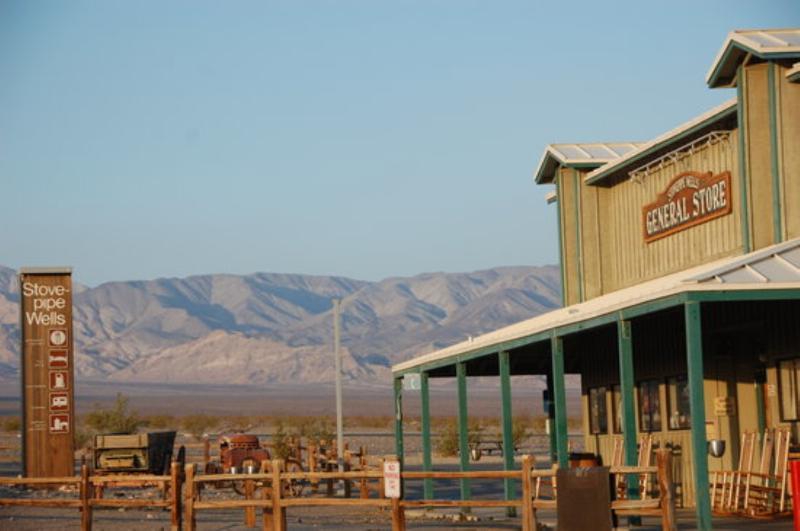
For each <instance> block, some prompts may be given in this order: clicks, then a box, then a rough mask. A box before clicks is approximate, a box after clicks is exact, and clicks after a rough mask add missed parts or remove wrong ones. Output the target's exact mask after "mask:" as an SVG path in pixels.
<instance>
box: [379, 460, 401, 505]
mask: <svg viewBox="0 0 800 531" xmlns="http://www.w3.org/2000/svg"><path fill="white" fill-rule="evenodd" d="M400 490H401V489H400V461H384V463H383V494H384V496H386V497H387V498H400Z"/></svg>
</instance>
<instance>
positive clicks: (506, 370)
mask: <svg viewBox="0 0 800 531" xmlns="http://www.w3.org/2000/svg"><path fill="white" fill-rule="evenodd" d="M497 360H498V364H499V366H500V397H501V401H502V407H501V411H500V414H501V419H502V424H503V469H504V470H514V434H513V431H514V426H513V423H512V419H511V367H510V363H509V355H508V352H504V351H502V352H498V354H497ZM503 490H504V491H505V496H506V500H513V499H514V498H515V497H516V496H515V494H514V481H513V480H512V479H510V478H508V479H505V480H503ZM506 513H507V514H508V516H515V515H516V511H515V510H514V507H508V508H507V509H506Z"/></svg>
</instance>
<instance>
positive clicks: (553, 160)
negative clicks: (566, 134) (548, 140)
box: [534, 142, 644, 184]
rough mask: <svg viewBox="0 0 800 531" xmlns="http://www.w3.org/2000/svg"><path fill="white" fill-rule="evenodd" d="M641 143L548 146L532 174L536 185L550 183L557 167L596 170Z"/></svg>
mask: <svg viewBox="0 0 800 531" xmlns="http://www.w3.org/2000/svg"><path fill="white" fill-rule="evenodd" d="M642 145H644V144H643V143H642V142H593V143H583V144H550V145H548V146H547V148H545V150H544V153H543V154H542V158H541V159H540V160H539V165H538V166H537V167H536V172H535V173H534V180H535V181H536V183H537V184H547V183H552V182H553V178H554V177H555V172H556V169H557V168H558V167H559V166H566V167H568V168H589V169H594V168H598V167H600V166H602V165H604V164H607V163H609V162H611V161H614V160H617V159H619V158H620V157H623V156H625V155H626V154H627V153H629V152H631V151H634V150H635V149H637V148H638V147H639V146H642Z"/></svg>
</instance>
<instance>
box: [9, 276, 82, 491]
mask: <svg viewBox="0 0 800 531" xmlns="http://www.w3.org/2000/svg"><path fill="white" fill-rule="evenodd" d="M19 281H20V319H21V329H22V349H21V352H22V411H23V432H22V433H23V445H22V448H23V450H22V451H23V456H22V463H23V474H24V475H25V476H26V477H45V476H71V475H73V473H74V442H73V441H74V438H73V436H74V433H75V408H74V400H73V398H74V389H73V388H74V385H73V383H74V378H73V367H74V364H73V350H72V270H71V269H69V268H58V269H47V268H23V269H22V270H20V274H19Z"/></svg>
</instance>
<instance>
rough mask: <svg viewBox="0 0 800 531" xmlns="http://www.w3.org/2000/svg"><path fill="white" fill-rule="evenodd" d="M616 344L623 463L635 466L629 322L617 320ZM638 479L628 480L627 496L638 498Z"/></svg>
mask: <svg viewBox="0 0 800 531" xmlns="http://www.w3.org/2000/svg"><path fill="white" fill-rule="evenodd" d="M617 346H618V349H619V389H620V396H621V397H622V407H621V409H622V436H623V439H624V446H625V464H626V465H628V466H636V461H637V459H636V456H637V451H636V414H635V413H634V405H633V397H634V388H633V336H632V335H631V322H630V321H624V320H620V321H617ZM638 494H639V488H638V481H635V480H634V481H628V496H630V498H631V499H634V498H638Z"/></svg>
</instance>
